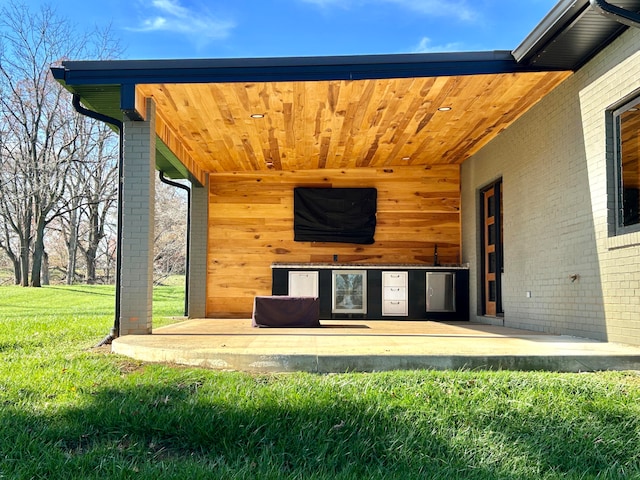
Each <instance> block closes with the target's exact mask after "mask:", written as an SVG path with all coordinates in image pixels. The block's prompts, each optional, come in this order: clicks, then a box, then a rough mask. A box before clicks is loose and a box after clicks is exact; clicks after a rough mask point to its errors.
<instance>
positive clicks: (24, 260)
mask: <svg viewBox="0 0 640 480" xmlns="http://www.w3.org/2000/svg"><path fill="white" fill-rule="evenodd" d="M20 285H22V286H23V287H28V286H29V241H28V239H24V238H23V239H20Z"/></svg>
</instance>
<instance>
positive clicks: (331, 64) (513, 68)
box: [52, 51, 548, 86]
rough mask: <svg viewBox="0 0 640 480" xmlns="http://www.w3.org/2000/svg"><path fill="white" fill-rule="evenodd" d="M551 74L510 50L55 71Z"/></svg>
mask: <svg viewBox="0 0 640 480" xmlns="http://www.w3.org/2000/svg"><path fill="white" fill-rule="evenodd" d="M535 71H548V69H541V68H539V67H535V66H528V65H523V64H519V63H518V62H516V61H515V59H514V57H513V55H512V54H511V52H509V51H494V52H461V53H429V54H396V55H394V54H391V55H364V56H338V57H276V58H235V59H185V60H112V61H66V62H63V63H62V67H54V68H52V72H53V75H54V77H55V78H56V79H57V80H58V81H59V82H60V83H63V84H65V85H67V86H72V85H109V84H110V85H114V84H133V85H135V84H155V83H226V82H277V81H321V80H366V79H389V78H412V77H437V76H455V75H480V74H504V73H518V72H535Z"/></svg>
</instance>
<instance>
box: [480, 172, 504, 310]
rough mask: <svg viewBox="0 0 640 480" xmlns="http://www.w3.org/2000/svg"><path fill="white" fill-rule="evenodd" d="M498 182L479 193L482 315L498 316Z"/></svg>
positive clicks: (500, 243) (500, 240) (500, 218)
mask: <svg viewBox="0 0 640 480" xmlns="http://www.w3.org/2000/svg"><path fill="white" fill-rule="evenodd" d="M501 186H502V181H497V182H496V183H494V184H492V185H490V186H489V187H487V188H486V189H484V190H483V191H482V193H481V197H482V198H481V200H482V207H483V208H482V219H481V221H482V227H483V228H482V233H483V234H482V296H483V313H484V315H489V316H496V315H498V314H501V313H502V298H501V294H500V292H501V280H502V278H501V276H502V271H503V268H502V238H503V235H502V195H501V188H500V187H501Z"/></svg>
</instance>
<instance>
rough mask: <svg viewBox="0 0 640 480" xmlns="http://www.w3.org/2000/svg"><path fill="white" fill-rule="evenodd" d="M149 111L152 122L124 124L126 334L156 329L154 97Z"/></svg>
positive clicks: (123, 313)
mask: <svg viewBox="0 0 640 480" xmlns="http://www.w3.org/2000/svg"><path fill="white" fill-rule="evenodd" d="M146 108H147V117H146V118H147V120H146V121H144V122H134V121H130V120H125V122H124V163H123V169H122V172H121V175H122V176H123V184H122V201H123V203H122V209H123V210H122V241H121V242H122V243H121V248H122V252H120V253H119V254H120V255H122V261H121V264H122V266H121V271H120V336H124V335H132V334H149V333H151V329H152V303H153V302H152V293H153V225H154V205H155V163H156V134H155V104H154V103H153V101H152V100H151V99H148V100H147V104H146Z"/></svg>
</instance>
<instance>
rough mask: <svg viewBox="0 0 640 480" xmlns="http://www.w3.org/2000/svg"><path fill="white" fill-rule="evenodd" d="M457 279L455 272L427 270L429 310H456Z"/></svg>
mask: <svg viewBox="0 0 640 480" xmlns="http://www.w3.org/2000/svg"><path fill="white" fill-rule="evenodd" d="M455 279H456V274H455V273H453V272H427V279H426V288H427V290H426V300H427V305H426V307H427V312H455V311H456V284H455Z"/></svg>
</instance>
